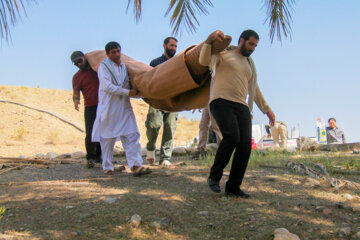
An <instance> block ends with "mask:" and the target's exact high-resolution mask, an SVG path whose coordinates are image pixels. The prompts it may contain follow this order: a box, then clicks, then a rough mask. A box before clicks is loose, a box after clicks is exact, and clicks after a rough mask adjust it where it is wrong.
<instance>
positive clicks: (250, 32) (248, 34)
mask: <svg viewBox="0 0 360 240" xmlns="http://www.w3.org/2000/svg"><path fill="white" fill-rule="evenodd" d="M250 37H255V38H256V39H257V40H259V39H260V38H259V34H257V33H256V32H255V31H254V30H251V29H248V30H245V31H243V32H242V33H241V35H240V37H239V41H238V44H239V43H240V39H241V38H243V39H244V40H245V41H247V40H249V38H250Z"/></svg>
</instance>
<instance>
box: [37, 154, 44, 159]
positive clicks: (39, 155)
mask: <svg viewBox="0 0 360 240" xmlns="http://www.w3.org/2000/svg"><path fill="white" fill-rule="evenodd" d="M35 159H45V154H43V153H38V154H36V155H35Z"/></svg>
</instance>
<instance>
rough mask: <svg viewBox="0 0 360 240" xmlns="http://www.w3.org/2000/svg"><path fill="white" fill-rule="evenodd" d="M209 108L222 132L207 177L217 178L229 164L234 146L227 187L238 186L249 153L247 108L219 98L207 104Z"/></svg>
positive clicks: (250, 130)
mask: <svg viewBox="0 0 360 240" xmlns="http://www.w3.org/2000/svg"><path fill="white" fill-rule="evenodd" d="M210 111H211V114H212V115H213V116H214V118H215V120H216V122H217V124H218V126H219V128H220V131H221V134H222V135H223V140H222V141H221V143H220V145H219V148H218V150H217V152H216V155H215V161H214V164H213V166H212V167H211V171H210V178H211V179H213V180H215V181H220V179H221V177H222V175H223V170H224V168H225V167H226V166H227V165H228V163H229V161H230V158H231V155H232V153H233V152H234V149H235V153H234V157H233V162H232V165H231V170H230V176H229V179H228V181H227V183H226V188H229V187H230V188H238V187H239V186H240V185H241V183H242V180H243V178H244V175H245V171H246V167H247V164H248V161H249V157H250V154H251V132H252V123H251V114H250V111H249V108H248V107H247V106H245V105H243V104H240V103H236V102H231V101H228V100H225V99H221V98H219V99H215V100H213V101H212V102H211V103H210Z"/></svg>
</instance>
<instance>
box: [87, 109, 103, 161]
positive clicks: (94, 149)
mask: <svg viewBox="0 0 360 240" xmlns="http://www.w3.org/2000/svg"><path fill="white" fill-rule="evenodd" d="M96 109H97V105H95V106H89V107H85V112H84V118H85V131H86V137H85V148H86V159H87V160H89V159H93V160H96V161H101V160H100V159H101V148H100V143H98V142H92V141H91V133H92V129H93V125H94V121H95V118H96Z"/></svg>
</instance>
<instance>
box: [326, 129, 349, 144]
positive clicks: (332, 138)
mask: <svg viewBox="0 0 360 240" xmlns="http://www.w3.org/2000/svg"><path fill="white" fill-rule="evenodd" d="M326 138H327V143H328V144H332V143H333V144H334V143H335V144H343V143H345V135H344V132H343V130H341V129H340V128H338V127H337V128H335V129H332V128H331V127H326Z"/></svg>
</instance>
